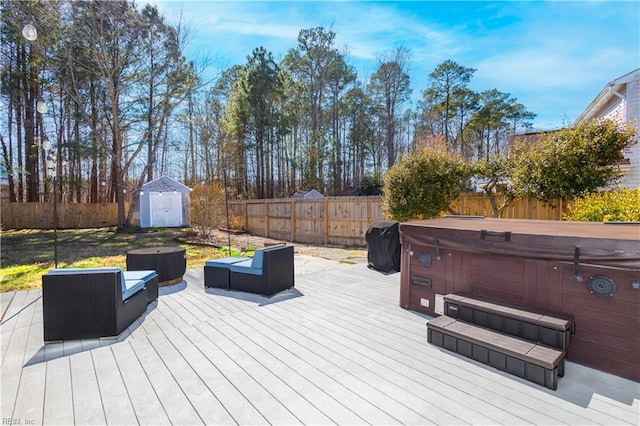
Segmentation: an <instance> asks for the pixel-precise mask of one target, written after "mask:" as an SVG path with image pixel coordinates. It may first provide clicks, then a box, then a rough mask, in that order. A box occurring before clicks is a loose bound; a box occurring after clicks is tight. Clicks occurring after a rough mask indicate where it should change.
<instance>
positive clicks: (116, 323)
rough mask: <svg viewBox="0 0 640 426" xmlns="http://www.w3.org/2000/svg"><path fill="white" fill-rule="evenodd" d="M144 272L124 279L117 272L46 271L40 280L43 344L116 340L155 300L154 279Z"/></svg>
mask: <svg viewBox="0 0 640 426" xmlns="http://www.w3.org/2000/svg"><path fill="white" fill-rule="evenodd" d="M146 272H147V274H146V275H145V277H144V278H145V279H137V277H133V278H132V279H127V278H126V275H125V274H126V272H125V271H123V270H122V269H120V268H86V269H52V270H50V271H49V273H47V274H45V275H43V276H42V308H43V325H44V340H45V342H50V341H59V340H75V339H88V338H98V337H113V336H118V335H119V334H120V333H122V332H123V331H124V330H125V329H126V328H127V327H129V325H131V324H132V323H133V322H134V321H135V320H136V319H137V318H139V317H140V316H141V315H142V314H143V313H144V312H145V311H146V309H147V304H148V303H150V302H151V301H152V300H151V299H153V298H154V297H157V288H158V287H157V286H158V276H157V275H156V274H155V271H146ZM130 278H131V277H130ZM147 288H149V295H148V294H147ZM154 288H155V292H156V293H155V295H154V290H153V289H154ZM148 297H150V300H147V298H148Z"/></svg>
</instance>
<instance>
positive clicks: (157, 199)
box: [138, 176, 191, 228]
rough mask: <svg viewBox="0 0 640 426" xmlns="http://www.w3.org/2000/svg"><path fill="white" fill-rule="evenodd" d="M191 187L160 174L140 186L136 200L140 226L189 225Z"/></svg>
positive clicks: (165, 226)
mask: <svg viewBox="0 0 640 426" xmlns="http://www.w3.org/2000/svg"><path fill="white" fill-rule="evenodd" d="M190 203H191V188H189V187H188V186H186V185H184V184H182V183H180V182H178V181H177V180H175V179H172V178H170V177H168V176H162V177H159V178H157V179H154V180H152V181H151V182H147V183H145V184H144V185H142V187H141V188H140V198H139V202H138V208H139V209H140V211H139V223H140V227H141V228H152V227H160V228H169V227H180V226H189V225H190V221H191V218H190V215H189V206H190Z"/></svg>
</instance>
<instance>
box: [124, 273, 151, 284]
mask: <svg viewBox="0 0 640 426" xmlns="http://www.w3.org/2000/svg"><path fill="white" fill-rule="evenodd" d="M122 273H123V274H124V279H125V280H142V281H145V282H147V281H149V280H150V279H152V278H153V277H154V276H155V275H156V271H123V272H122Z"/></svg>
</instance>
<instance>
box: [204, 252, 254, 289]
mask: <svg viewBox="0 0 640 426" xmlns="http://www.w3.org/2000/svg"><path fill="white" fill-rule="evenodd" d="M245 260H249V258H248V257H225V258H222V259H214V260H207V261H206V262H205V264H204V286H205V287H213V288H222V289H224V290H229V266H230V265H233V264H235V263H238V262H243V261H245Z"/></svg>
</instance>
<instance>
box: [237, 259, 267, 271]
mask: <svg viewBox="0 0 640 426" xmlns="http://www.w3.org/2000/svg"><path fill="white" fill-rule="evenodd" d="M261 263H262V262H261ZM252 265H253V260H252V259H249V260H245V261H244V262H238V263H234V264H232V265H229V270H230V271H233V272H239V273H241V274H253V275H262V268H254V267H253V266H252Z"/></svg>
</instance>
